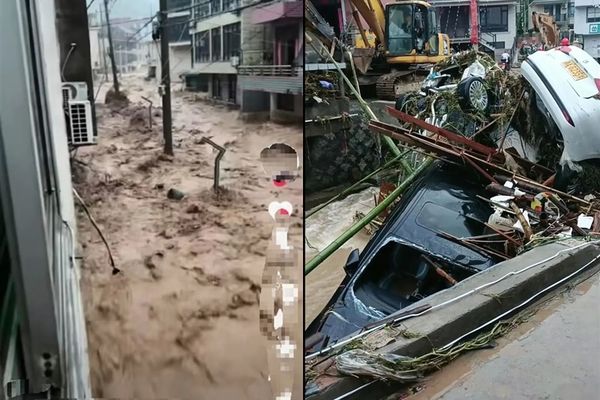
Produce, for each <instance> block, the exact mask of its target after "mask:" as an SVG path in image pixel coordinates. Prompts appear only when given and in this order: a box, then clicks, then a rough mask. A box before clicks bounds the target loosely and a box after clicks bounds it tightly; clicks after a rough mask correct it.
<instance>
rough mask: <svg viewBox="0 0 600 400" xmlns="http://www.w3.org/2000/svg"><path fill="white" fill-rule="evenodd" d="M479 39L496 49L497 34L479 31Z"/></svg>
mask: <svg viewBox="0 0 600 400" xmlns="http://www.w3.org/2000/svg"><path fill="white" fill-rule="evenodd" d="M479 41H480V42H481V43H483V44H484V45H487V46H488V47H492V48H494V49H496V42H497V38H496V34H495V33H490V32H481V31H480V32H479Z"/></svg>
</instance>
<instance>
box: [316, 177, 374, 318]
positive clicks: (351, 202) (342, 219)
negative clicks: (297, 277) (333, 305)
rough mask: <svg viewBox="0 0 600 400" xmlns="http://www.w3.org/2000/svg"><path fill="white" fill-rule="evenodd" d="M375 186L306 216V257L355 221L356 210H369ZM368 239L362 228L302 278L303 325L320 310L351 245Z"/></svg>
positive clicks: (361, 245)
mask: <svg viewBox="0 0 600 400" xmlns="http://www.w3.org/2000/svg"><path fill="white" fill-rule="evenodd" d="M376 193H378V189H376V188H368V189H365V190H363V191H361V192H358V193H354V194H351V195H349V196H348V197H346V198H345V199H342V200H339V201H335V202H333V203H331V204H329V205H327V206H326V207H324V208H323V209H321V210H319V211H318V212H317V213H315V214H313V215H311V216H310V217H309V218H308V219H307V220H306V231H305V235H306V240H307V241H308V242H306V243H305V246H304V249H305V250H304V251H305V259H306V260H307V261H308V260H310V259H311V258H312V257H313V256H314V255H315V254H317V253H318V252H319V251H321V250H323V249H324V248H325V247H327V246H328V245H329V244H330V243H331V242H333V241H334V240H335V239H337V238H338V237H339V236H340V235H341V234H342V233H343V232H344V231H345V230H347V229H348V228H349V227H350V226H352V224H353V223H354V217H355V215H356V213H357V212H360V213H364V214H366V213H368V212H369V211H370V210H371V209H372V208H373V207H374V206H375V201H374V199H373V196H374V195H375V194H376ZM369 239H370V235H369V234H368V233H366V232H365V231H364V230H362V231H361V232H359V233H358V234H357V235H355V236H353V237H352V238H351V239H350V240H348V241H347V242H346V243H344V244H343V245H342V247H341V248H339V249H338V250H337V251H336V252H335V253H333V254H332V255H331V256H330V257H328V258H327V259H326V260H325V261H324V262H323V263H322V264H320V265H319V266H318V267H317V268H316V269H315V270H314V271H312V272H311V273H310V274H308V276H306V280H305V283H304V284H305V291H306V301H305V307H306V320H305V326H308V324H310V322H312V320H313V319H314V318H315V317H316V316H317V315H318V314H319V312H320V311H321V310H322V309H323V307H325V305H327V302H328V301H329V299H330V298H331V296H332V295H333V293H334V292H335V290H336V289H337V288H338V286H339V284H340V283H341V282H342V280H343V279H344V264H345V263H346V259H347V258H348V255H349V254H350V252H351V251H352V249H359V250H361V251H362V249H363V248H364V247H365V245H366V244H367V242H368V241H369Z"/></svg>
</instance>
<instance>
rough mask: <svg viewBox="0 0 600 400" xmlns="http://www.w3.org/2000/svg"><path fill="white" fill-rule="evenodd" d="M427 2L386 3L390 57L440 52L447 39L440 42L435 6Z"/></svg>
mask: <svg viewBox="0 0 600 400" xmlns="http://www.w3.org/2000/svg"><path fill="white" fill-rule="evenodd" d="M425 4H426V3H423V4H421V2H410V3H400V4H398V3H396V4H388V5H387V6H386V9H385V12H386V29H385V41H386V43H385V48H386V49H387V56H388V57H401V56H417V55H420V56H438V55H440V48H441V47H442V46H441V45H440V44H442V45H443V43H440V42H441V38H440V37H439V33H438V26H437V17H436V14H435V10H434V9H433V7H431V6H429V5H425ZM398 62H401V60H398Z"/></svg>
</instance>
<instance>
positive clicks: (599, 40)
mask: <svg viewBox="0 0 600 400" xmlns="http://www.w3.org/2000/svg"><path fill="white" fill-rule="evenodd" d="M573 25H574V30H575V34H576V35H582V36H583V49H584V50H585V51H587V52H588V53H589V54H590V55H591V56H592V57H594V58H596V59H597V60H599V61H600V4H599V3H598V1H597V0H575V18H574V24H573Z"/></svg>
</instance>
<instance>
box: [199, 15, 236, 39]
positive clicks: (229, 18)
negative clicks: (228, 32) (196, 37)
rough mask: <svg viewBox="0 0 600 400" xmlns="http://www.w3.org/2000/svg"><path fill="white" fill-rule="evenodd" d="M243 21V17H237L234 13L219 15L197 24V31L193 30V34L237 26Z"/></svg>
mask: <svg viewBox="0 0 600 400" xmlns="http://www.w3.org/2000/svg"><path fill="white" fill-rule="evenodd" d="M241 20H242V18H241V16H238V15H235V14H233V13H226V14H219V15H215V16H214V17H210V18H206V19H202V20H200V21H198V22H197V23H196V29H195V30H194V29H191V30H190V31H191V33H192V34H194V32H202V31H205V30H207V29H213V28H216V27H218V26H223V25H229V24H235V23H236V22H240V21H241Z"/></svg>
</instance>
